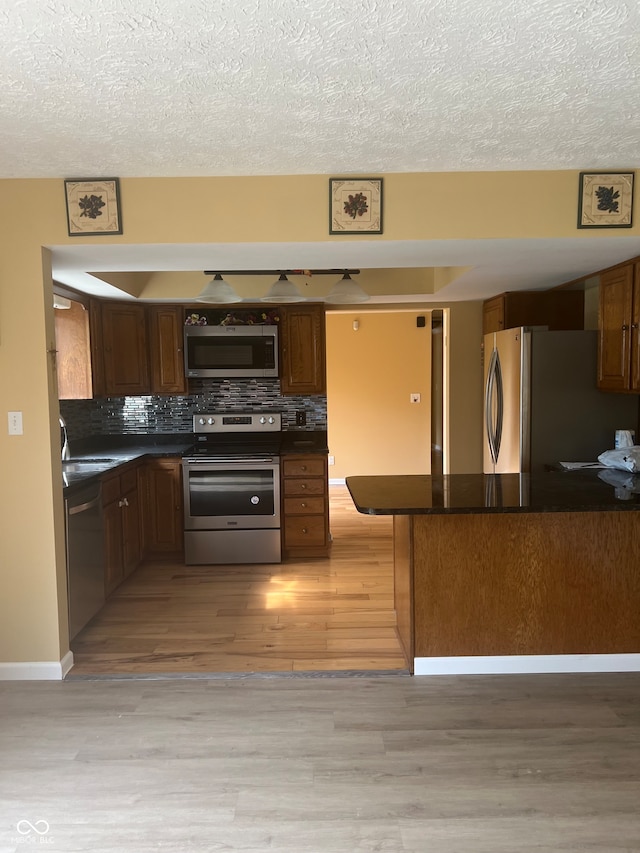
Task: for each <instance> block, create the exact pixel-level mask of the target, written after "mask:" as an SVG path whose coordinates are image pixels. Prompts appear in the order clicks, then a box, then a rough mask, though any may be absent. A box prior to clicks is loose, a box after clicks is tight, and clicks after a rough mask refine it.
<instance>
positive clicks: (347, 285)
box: [324, 272, 371, 305]
mask: <svg viewBox="0 0 640 853" xmlns="http://www.w3.org/2000/svg"><path fill="white" fill-rule="evenodd" d="M370 299H371V297H370V296H369V294H368V293H367V292H366V290H363V289H362V288H361V287H360V285H359V284H357V283H356V282H355V281H354V280H353V279H352V278H351V276H350V275H349V273H348V272H345V274H344V275H343V276H342V278H341V279H340V281H338V282H337V283H336V284H334V286H333V288H332V289H331V290H330V291H329V293H328V294H327V296H325V299H324V301H325V302H329V303H331V304H337V305H350V304H354V303H356V302H368V301H369V300H370Z"/></svg>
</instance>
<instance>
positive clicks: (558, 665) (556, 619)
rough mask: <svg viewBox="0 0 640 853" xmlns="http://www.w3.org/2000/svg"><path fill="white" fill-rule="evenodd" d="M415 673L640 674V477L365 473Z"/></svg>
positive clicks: (607, 472) (355, 492)
mask: <svg viewBox="0 0 640 853" xmlns="http://www.w3.org/2000/svg"><path fill="white" fill-rule="evenodd" d="M347 486H348V489H349V492H350V494H351V496H352V498H353V501H354V504H355V506H356V508H357V509H358V510H359V511H360V512H362V513H368V514H373V515H393V516H394V562H395V602H396V613H397V620H398V634H399V636H400V639H401V642H402V645H403V648H404V652H405V655H406V658H407V663H408V665H409V666H410V667H411V668H412V669H413V671H414V673H415V674H416V675H426V674H457V673H469V674H474V673H477V674H480V673H516V672H570V671H583V672H584V671H612V670H616V671H620V670H634V671H635V670H640V618H639V615H638V614H639V613H640V514H638V511H639V510H640V475H636V476H634V475H631V474H626V473H625V472H622V471H612V470H611V469H604V470H582V471H571V472H564V471H562V472H561V471H554V472H544V473H540V474H530V475H529V474H523V475H519V474H502V475H483V474H468V475H467V474H453V475H445V476H422V475H403V476H366V477H365V476H354V477H348V478H347Z"/></svg>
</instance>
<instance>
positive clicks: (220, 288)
mask: <svg viewBox="0 0 640 853" xmlns="http://www.w3.org/2000/svg"><path fill="white" fill-rule="evenodd" d="M196 301H197V302H213V303H214V304H215V303H223V302H227V303H229V302H242V297H241V296H239V295H238V294H237V293H236V292H235V290H234V289H233V287H231V285H230V284H229V283H228V282H226V281H225V280H224V279H223V278H222V276H221V275H220V273H219V272H217V273H216V274H215V275H214V277H213V280H212V281H210V282H208V284H206V285H205V287H204V289H203V290H202V293H201V294H200V295H199V296H198V297H196Z"/></svg>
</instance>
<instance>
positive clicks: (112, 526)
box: [103, 500, 124, 596]
mask: <svg viewBox="0 0 640 853" xmlns="http://www.w3.org/2000/svg"><path fill="white" fill-rule="evenodd" d="M103 520H104V550H105V559H104V592H105V595H107V596H108V595H110V594H111V593H112V592H113V590H114V589H115V588H116V587H117V586H118V584H119V583H120V582H121V581H122V578H123V577H124V571H123V565H122V510H121V507H120V501H119V500H116V501H112V502H111V503H109V504H107V505H106V506H105V507H104V508H103Z"/></svg>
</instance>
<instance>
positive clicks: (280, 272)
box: [204, 269, 360, 276]
mask: <svg viewBox="0 0 640 853" xmlns="http://www.w3.org/2000/svg"><path fill="white" fill-rule="evenodd" d="M359 272H360V270H351V269H339V270H205V271H204V274H205V275H221V276H225V275H275V276H278V275H346V274H347V273H348V274H349V275H358V274H359Z"/></svg>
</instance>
